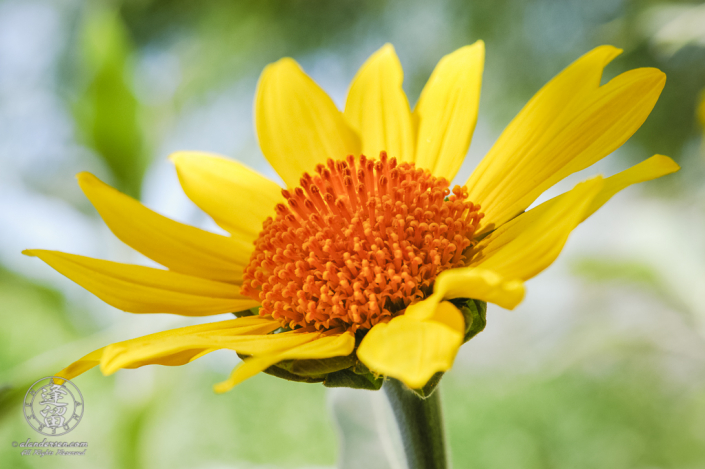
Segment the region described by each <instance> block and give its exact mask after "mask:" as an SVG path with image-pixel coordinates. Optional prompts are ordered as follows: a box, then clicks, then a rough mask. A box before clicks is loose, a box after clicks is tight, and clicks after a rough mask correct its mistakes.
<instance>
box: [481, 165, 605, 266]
mask: <svg viewBox="0 0 705 469" xmlns="http://www.w3.org/2000/svg"><path fill="white" fill-rule="evenodd" d="M603 187H604V180H603V179H602V178H601V177H599V176H598V177H596V178H594V179H591V180H588V181H585V182H582V183H580V184H578V185H577V186H575V188H573V189H572V190H571V191H569V192H567V193H566V194H565V195H564V197H563V198H562V199H561V200H560V201H559V202H557V203H555V204H553V206H552V207H550V209H548V210H536V209H534V210H529V211H528V212H526V213H523V214H521V215H519V216H518V217H516V218H515V219H513V220H512V221H510V222H508V223H506V224H504V225H502V226H501V227H500V228H499V229H498V230H496V231H494V232H492V233H491V234H490V235H489V236H487V237H486V238H485V239H483V240H482V241H480V243H478V245H477V246H475V248H473V250H472V252H471V254H470V256H471V258H470V266H471V267H481V268H483V269H487V270H491V271H493V272H496V273H497V274H499V275H500V276H502V277H504V278H516V279H521V280H528V279H530V278H531V277H534V276H535V275H537V274H538V273H539V272H541V271H542V270H544V269H545V268H546V267H548V266H549V265H551V263H553V261H554V260H555V259H556V257H558V254H560V252H561V250H562V249H563V246H564V245H565V243H566V241H567V240H568V236H569V235H570V233H571V231H573V229H574V228H575V227H576V226H578V224H579V223H580V222H581V221H582V220H583V217H584V215H585V213H586V211H587V210H588V207H590V204H591V203H592V201H593V200H594V199H595V197H596V196H597V194H598V193H599V192H600V190H601V189H602V188H603ZM537 208H538V207H537Z"/></svg>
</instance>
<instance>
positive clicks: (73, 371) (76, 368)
mask: <svg viewBox="0 0 705 469" xmlns="http://www.w3.org/2000/svg"><path fill="white" fill-rule="evenodd" d="M104 351H105V347H103V348H99V349H98V350H94V351H93V352H91V353H89V354H88V355H86V356H84V357H82V358H79V359H78V360H76V361H75V362H73V363H71V364H70V365H69V366H67V367H66V368H64V369H63V370H61V371H59V372H58V373H56V374H55V375H54V376H61V377H62V378H66V379H74V378H75V377H76V376H78V375H82V374H83V373H85V372H86V371H88V370H90V369H91V368H93V367H94V366H96V365H98V364H100V359H101V358H102V357H103V352H104Z"/></svg>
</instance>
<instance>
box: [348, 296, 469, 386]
mask: <svg viewBox="0 0 705 469" xmlns="http://www.w3.org/2000/svg"><path fill="white" fill-rule="evenodd" d="M442 305H443V306H442V307H441V306H439V308H442V310H443V311H442V313H441V314H440V316H442V317H443V318H442V321H443V322H439V321H434V320H425V321H422V320H418V319H416V318H414V317H409V316H407V315H406V314H405V315H403V316H398V317H396V318H394V319H392V320H391V321H389V323H387V324H384V323H380V324H377V325H375V326H374V327H373V328H372V329H370V331H369V332H368V333H367V335H366V336H365V338H364V339H362V343H360V346H359V347H358V349H357V356H358V358H359V359H360V360H361V361H362V362H363V363H364V364H365V365H366V366H367V367H368V368H369V369H370V370H372V371H374V372H375V373H379V374H382V375H385V376H389V377H392V378H397V379H398V380H400V381H402V382H403V383H404V384H406V385H407V386H409V387H410V388H412V389H419V388H422V387H423V386H424V385H425V384H426V383H427V382H428V380H429V379H431V377H432V376H433V375H434V374H435V373H437V372H439V371H447V370H449V369H450V368H451V366H452V365H453V360H455V355H456V353H457V352H458V348H459V347H460V345H461V344H462V343H463V332H462V331H459V330H457V329H455V328H454V327H449V325H448V323H449V322H451V324H455V325H457V324H458V315H459V316H460V319H459V320H460V321H463V319H462V314H461V313H460V311H458V310H457V308H455V306H453V305H452V304H451V303H449V302H445V303H442ZM453 311H454V313H453ZM453 314H454V315H455V316H456V317H455V319H449V318H448V317H447V316H449V315H453ZM439 319H441V317H439ZM462 324H464V322H463V323H462ZM463 331H464V329H463Z"/></svg>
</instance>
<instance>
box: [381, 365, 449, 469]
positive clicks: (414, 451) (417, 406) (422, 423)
mask: <svg viewBox="0 0 705 469" xmlns="http://www.w3.org/2000/svg"><path fill="white" fill-rule="evenodd" d="M384 391H385V392H386V394H387V398H388V399H389V403H390V404H391V405H392V410H393V411H394V416H395V417H396V420H397V425H398V426H399V431H400V432H401V438H402V441H403V443H404V452H405V453H406V460H407V464H408V465H409V469H447V467H448V461H447V458H446V444H445V439H444V435H443V415H442V412H441V398H440V393H439V392H438V390H436V392H434V393H433V394H431V395H430V396H429V397H428V398H426V399H422V398H420V397H419V396H418V395H416V393H414V392H413V391H411V390H410V389H409V388H407V387H406V386H405V385H404V384H403V383H401V382H399V381H397V380H396V379H391V378H389V379H387V380H386V381H385V383H384Z"/></svg>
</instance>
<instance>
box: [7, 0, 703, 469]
mask: <svg viewBox="0 0 705 469" xmlns="http://www.w3.org/2000/svg"><path fill="white" fill-rule="evenodd" d="M477 39H484V40H485V42H486V46H487V61H486V67H485V72H484V83H483V91H482V100H481V105H480V118H479V121H478V126H477V130H476V132H475V136H474V139H473V143H472V147H471V149H470V151H469V154H468V158H467V161H466V164H465V165H464V166H463V168H462V170H461V172H460V175H459V176H458V181H464V180H465V178H466V177H467V176H468V174H469V173H470V171H471V170H472V168H473V167H474V166H475V165H476V164H477V163H478V161H479V160H480V158H481V157H482V155H483V154H484V153H485V152H486V151H487V150H488V149H489V147H490V146H491V144H492V143H493V142H494V140H495V139H496V138H497V136H498V135H499V133H500V132H501V130H502V129H503V127H504V126H505V125H506V124H507V123H508V122H509V121H510V120H511V118H512V117H513V115H514V114H515V113H516V112H517V111H518V110H519V109H521V107H522V106H523V104H524V103H525V102H526V101H527V100H528V99H529V98H530V97H531V95H532V94H533V93H534V92H536V91H537V90H538V89H539V88H540V87H541V86H542V85H543V84H544V83H545V82H546V81H547V80H549V79H550V78H551V77H552V76H553V75H555V74H556V73H558V72H559V71H560V70H561V69H562V68H564V67H565V66H567V65H568V64H569V63H570V62H572V61H573V60H575V59H576V58H577V57H579V56H580V55H581V54H583V53H585V52H587V51H588V50H590V49H591V48H592V47H594V46H597V45H600V44H605V43H608V44H613V45H616V46H618V47H621V48H623V49H624V53H623V54H622V55H621V56H620V57H618V58H617V59H616V60H615V61H614V62H613V63H612V64H611V65H609V67H608V68H607V70H606V72H605V79H608V78H610V77H612V76H615V75H616V74H618V73H620V72H622V71H624V70H627V69H629V68H634V67H641V66H654V67H658V68H660V69H661V70H663V71H664V72H666V74H667V76H668V81H667V84H666V88H665V90H664V92H663V94H662V96H661V99H660V100H659V102H658V104H657V105H656V107H655V109H654V111H653V113H652V114H651V116H650V117H649V119H648V121H647V122H646V124H645V125H644V126H643V127H642V128H641V129H640V130H639V131H638V132H637V133H636V135H635V136H634V137H633V138H632V139H631V140H630V141H629V142H628V143H627V144H626V145H624V147H622V148H620V149H619V150H618V151H617V152H615V153H614V154H613V155H611V156H609V157H608V158H605V160H603V161H602V162H600V163H598V164H597V165H595V166H594V167H592V168H589V169H588V170H586V171H584V172H582V173H581V174H578V175H575V176H574V177H571V178H569V180H567V181H564V182H563V183H561V184H560V185H559V186H557V187H556V188H554V189H552V190H551V191H550V193H549V194H547V195H546V196H544V197H542V199H541V200H543V199H545V198H546V197H548V196H552V195H555V194H557V193H559V192H561V191H563V190H565V189H568V188H570V187H572V185H573V184H575V182H577V181H578V180H581V179H584V178H586V177H589V176H592V175H594V174H597V173H602V174H605V175H610V174H613V173H615V172H617V171H619V170H622V169H625V168H627V167H628V166H629V165H631V164H634V163H636V162H638V161H641V160H643V159H645V158H647V157H649V156H651V155H652V154H654V153H661V154H666V155H669V156H671V157H672V158H674V159H675V160H676V161H678V162H679V164H681V166H682V167H683V170H682V171H681V172H679V173H677V174H675V175H671V176H668V177H665V178H663V179H661V180H657V181H653V182H649V183H645V184H642V185H640V186H636V187H632V188H630V189H628V190H626V191H624V193H622V194H619V195H618V196H616V197H615V198H614V199H613V201H611V202H610V203H609V204H608V205H607V206H606V207H604V208H603V209H602V210H600V212H598V213H597V214H596V215H595V216H593V217H592V218H591V219H590V220H589V221H587V222H586V223H584V224H583V225H582V226H581V227H580V228H579V229H578V230H577V231H576V232H575V233H574V234H573V235H572V236H571V238H570V240H569V242H568V245H567V247H566V249H565V250H564V252H563V254H562V255H561V257H560V259H559V260H558V261H557V262H556V263H555V264H554V265H553V266H552V267H550V268H549V269H548V270H547V271H545V272H544V273H543V274H541V276H539V277H538V278H536V279H534V280H532V281H531V282H529V284H528V295H527V298H526V300H525V302H524V303H523V304H522V305H521V306H520V307H518V308H517V309H516V310H515V311H511V312H510V311H506V310H502V309H501V308H499V307H496V306H490V309H489V312H488V327H487V329H486V330H485V331H484V332H483V333H482V334H480V335H479V336H478V337H477V338H475V339H473V340H472V341H471V342H469V343H468V344H466V345H465V346H464V347H463V348H462V350H461V352H460V354H459V356H458V359H457V362H456V366H455V367H454V369H453V370H452V371H451V372H450V373H448V374H447V375H446V377H445V379H444V380H443V382H442V386H441V391H440V392H442V394H443V396H442V397H443V399H444V407H445V411H446V420H447V429H448V437H449V441H450V446H451V450H452V460H453V462H454V467H457V468H466V467H467V468H478V469H479V468H488V469H489V468H492V469H497V468H531V469H533V468H556V469H559V468H560V469H569V468H571V469H572V468H575V469H582V468H585V469H588V468H596V467H599V468H601V469H611V468H615V469H617V468H620V469H621V468H641V469H647V468H648V469H655V468H682V469H697V468H703V467H705V236H704V235H705V188H704V184H703V181H705V144H703V120H705V104H701V103H703V88H705V5H700V4H699V3H696V2H665V1H656V0H652V1H629V0H591V1H589V2H587V1H584V0H567V1H563V2H554V1H551V0H533V1H519V0H470V1H468V0H437V1H433V2H423V1H419V0H416V1H414V0H412V1H392V0H369V1H353V0H338V1H335V2H331V1H323V0H260V1H255V0H248V1H226V0H200V1H197V2H194V1H189V0H171V1H166V0H124V1H112V2H107V1H90V2H81V1H78V0H5V1H0V319H1V321H2V322H1V324H2V325H1V327H0V387H1V389H0V467H3V468H10V467H11V468H25V467H26V468H30V467H31V468H34V467H49V466H50V465H51V467H59V468H61V467H67V468H68V467H71V468H77V467H86V468H88V467H90V468H116V469H117V468H132V469H137V468H155V469H159V468H170V469H177V468H273V467H291V468H294V467H296V468H330V467H343V468H357V467H366V468H367V469H375V468H394V469H401V468H403V467H404V462H403V459H402V457H401V456H400V452H399V437H398V435H397V434H396V433H395V428H394V423H393V421H392V420H390V417H389V409H388V408H387V407H386V405H387V404H386V401H385V399H384V395H383V393H381V392H378V393H375V392H368V391H352V390H327V389H325V388H323V387H322V386H320V385H307V384H300V383H289V382H285V381H282V380H278V379H275V378H273V377H270V376H266V375H260V376H257V377H255V378H253V379H251V380H249V381H248V382H246V383H244V384H242V385H241V386H239V387H237V388H235V389H234V390H233V391H232V392H230V393H228V394H225V395H215V394H214V393H213V392H212V389H211V385H212V384H213V383H216V382H218V381H220V380H221V379H222V378H223V377H224V376H226V375H227V374H228V373H229V371H230V370H231V368H232V367H233V366H234V365H235V364H236V363H237V362H238V359H237V357H236V356H235V354H234V353H229V352H224V351H223V352H215V353H213V354H210V355H208V356H206V357H205V358H202V359H200V360H198V361H197V362H194V363H192V364H190V365H188V366H185V367H179V368H167V367H146V368H142V369H139V370H123V371H120V372H118V373H117V374H116V375H114V376H111V377H107V378H106V377H103V376H102V375H101V374H100V372H99V371H98V370H92V371H90V372H88V373H86V374H85V375H83V376H81V377H79V378H77V379H76V380H75V383H76V384H77V385H78V386H79V387H80V388H81V390H82V392H83V395H84V396H85V399H86V402H87V409H86V413H85V416H84V419H83V421H82V422H81V424H80V426H79V427H78V428H77V429H76V430H74V431H73V432H72V433H70V434H69V435H67V436H66V437H65V438H64V439H68V440H74V441H87V442H88V443H89V449H88V451H87V453H86V456H84V457H82V458H80V459H78V458H75V457H73V458H71V457H65V458H61V457H56V456H54V457H44V458H41V459H40V458H38V457H35V456H33V457H21V456H19V453H20V451H19V449H18V448H12V446H11V443H12V441H24V440H26V439H27V438H32V439H33V440H37V439H40V438H39V435H38V434H36V433H34V432H33V431H32V430H31V429H30V428H29V427H28V426H27V424H26V422H25V421H24V418H23V416H22V411H21V402H22V399H23V396H24V393H25V391H26V389H27V387H28V386H29V385H30V384H31V383H32V382H34V381H35V380H36V379H38V378H41V377H43V376H47V375H51V374H52V373H53V372H55V371H56V370H58V369H61V368H63V366H65V364H67V363H68V362H70V361H72V360H74V359H76V358H78V357H80V356H82V355H83V354H85V353H87V352H88V351H91V350H94V349H95V348H98V347H100V346H102V345H104V344H106V343H109V342H112V341H116V340H122V339H126V338H131V337H137V336H140V335H144V334H147V333H151V332H155V331H159V330H163V329H166V328H171V327H177V326H181V325H187V324H192V323H194V322H195V321H194V320H192V319H191V320H190V319H187V318H181V317H170V316H168V315H160V316H156V317H149V316H146V315H145V316H140V315H130V314H127V313H123V312H120V311H117V310H115V309H113V308H111V307H109V306H107V305H105V304H103V303H102V302H101V301H99V300H98V299H97V298H95V297H93V296H92V295H91V294H89V293H87V292H85V291H84V290H82V289H81V288H80V287H78V286H76V285H75V284H73V283H72V282H70V281H69V280H67V279H65V278H64V277H62V276H61V275H59V274H58V273H56V272H54V271H53V270H52V269H50V268H49V267H48V266H46V265H44V264H43V263H42V262H40V261H39V260H37V259H32V258H27V257H24V256H22V255H21V254H20V251H21V250H22V249H26V248H47V249H60V250H64V251H68V252H72V253H77V254H83V255H89V256H95V257H100V258H106V259H112V260H118V261H122V262H133V263H140V264H145V265H152V264H150V261H148V260H147V259H146V258H143V257H141V256H140V255H138V254H137V253H135V252H132V251H131V250H130V249H129V248H127V247H126V246H124V245H122V244H121V243H120V242H119V241H118V240H117V239H115V238H114V237H113V236H112V235H111V234H110V233H109V231H108V229H107V228H106V227H105V226H104V225H103V223H102V222H101V221H100V219H99V218H98V216H97V213H96V212H95V210H94V209H93V208H92V207H91V206H90V204H89V203H88V201H87V200H86V199H85V198H84V197H83V195H82V193H81V191H80V190H79V188H78V185H77V184H76V181H75V178H74V175H75V174H76V173H78V172H80V171H86V170H87V171H91V172H93V173H95V174H96V175H98V176H99V177H100V178H101V179H103V180H105V181H106V182H109V183H110V184H112V185H114V186H115V187H118V188H119V189H121V190H123V191H125V192H127V193H128V194H130V195H132V196H134V197H138V198H140V199H141V200H142V201H143V202H144V203H145V204H146V205H147V206H149V207H150V208H152V209H155V210H157V211H158V212H160V213H162V214H165V215H168V216H171V217H173V218H175V219H177V220H180V221H184V222H189V223H193V224H195V225H197V226H201V227H204V228H206V229H211V230H215V231H217V230H218V228H217V227H216V226H215V225H214V224H213V222H212V221H211V220H209V219H208V218H207V217H206V216H205V215H204V214H203V213H201V212H199V211H198V210H197V209H196V207H195V206H194V205H193V204H192V203H191V202H190V201H189V200H188V199H187V198H186V197H185V195H184V194H183V193H182V192H181V190H180V189H179V186H178V181H177V178H176V174H175V171H174V169H173V167H172V166H171V164H170V163H169V162H168V160H167V156H168V154H169V153H170V152H172V151H176V150H184V149H188V150H191V149H193V150H206V151H212V152H218V153H222V154H225V155H228V156H230V157H232V158H236V159H238V160H240V161H243V162H244V163H246V164H247V165H249V166H251V167H253V168H255V169H257V170H259V171H260V172H262V173H264V174H266V175H268V176H270V177H273V178H276V175H275V174H274V173H273V171H272V170H271V169H270V168H269V167H268V165H267V164H266V162H265V160H264V158H263V157H262V154H261V152H260V150H259V148H258V145H257V141H256V137H255V133H254V130H253V123H252V100H253V96H254V90H255V85H256V81H257V77H258V75H259V73H260V71H261V70H262V68H263V67H264V66H265V65H266V64H267V63H270V62H272V61H275V60H277V59H279V58H280V57H283V56H291V57H294V58H295V59H296V60H298V61H299V62H300V63H301V64H302V65H303V67H304V68H305V69H306V71H307V72H308V73H309V74H310V75H311V76H312V77H313V78H314V79H315V80H317V81H318V83H320V84H321V85H322V86H323V87H324V89H326V90H327V91H328V92H329V93H330V94H331V95H332V96H333V98H334V100H335V101H336V103H338V104H339V105H341V106H342V104H343V103H344V99H345V94H346V92H347V87H348V84H349V82H350V80H351V79H352V77H353V76H354V74H355V71H356V70H357V68H358V67H359V66H360V65H361V64H362V63H363V61H364V60H365V59H366V58H367V57H368V56H369V54H371V53H372V52H374V51H375V50H376V49H378V48H379V47H380V46H382V45H383V44H384V43H385V42H391V43H393V44H394V45H395V47H396V50H397V52H398V54H399V56H400V59H401V61H402V64H403V66H404V69H405V83H404V87H405V89H406V91H407V93H408V95H409V99H410V102H411V104H412V106H413V104H414V103H415V101H416V99H417V97H418V94H419V92H420V90H421V88H422V87H423V84H424V82H425V80H426V79H427V78H428V76H429V75H430V73H431V71H432V69H433V67H434V66H435V64H436V62H437V61H438V60H439V59H440V58H441V57H442V56H443V55H445V54H447V53H449V52H451V51H453V50H455V49H456V48H458V47H461V46H463V45H466V44H469V43H472V42H474V41H476V40H477ZM237 203H238V201H237V200H233V204H237ZM212 319H213V318H211V320H212ZM216 319H217V318H216Z"/></svg>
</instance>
